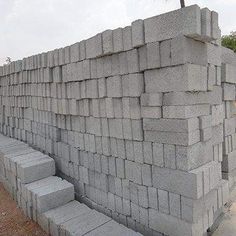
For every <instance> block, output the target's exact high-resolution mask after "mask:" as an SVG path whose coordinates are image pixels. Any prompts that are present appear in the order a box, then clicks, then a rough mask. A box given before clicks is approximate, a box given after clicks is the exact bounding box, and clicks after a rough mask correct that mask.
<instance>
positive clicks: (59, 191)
mask: <svg viewBox="0 0 236 236" xmlns="http://www.w3.org/2000/svg"><path fill="white" fill-rule="evenodd" d="M33 195H34V196H35V199H34V200H33V201H35V205H34V202H33V206H35V207H36V209H37V212H38V213H43V212H45V211H48V210H50V209H52V208H56V207H58V206H61V205H63V204H66V203H68V202H70V201H72V200H74V186H73V185H72V184H70V183H69V182H67V181H65V180H63V181H61V183H57V184H56V185H54V186H53V185H51V186H47V187H44V188H40V189H38V190H37V189H36V190H33Z"/></svg>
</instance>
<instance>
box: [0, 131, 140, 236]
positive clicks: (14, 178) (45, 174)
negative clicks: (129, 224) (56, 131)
mask: <svg viewBox="0 0 236 236" xmlns="http://www.w3.org/2000/svg"><path fill="white" fill-rule="evenodd" d="M54 174H55V163H54V160H53V159H52V158H50V157H49V156H47V155H44V154H42V153H41V152H39V151H36V150H34V149H32V148H31V147H29V146H28V145H27V144H25V143H23V142H20V141H17V140H14V139H11V138H6V137H4V136H2V135H0V181H1V182H2V183H3V184H4V187H5V188H6V189H7V190H8V191H9V192H10V193H11V196H12V197H13V198H14V199H15V200H16V201H17V204H18V206H19V207H20V208H22V210H23V211H24V213H25V215H27V216H28V217H30V218H31V219H33V220H34V221H36V222H38V223H39V225H40V226H42V228H43V229H44V230H45V231H46V232H47V233H48V234H50V235H52V236H59V235H65V236H66V235H74V236H79V235H81V236H82V235H86V236H92V235H103V236H105V235H107V236H108V235H116V236H120V235H125V236H138V235H141V234H139V233H136V232H133V231H132V230H130V229H128V228H126V227H125V226H123V225H120V224H118V223H116V222H115V221H113V220H112V219H111V218H110V217H108V216H105V215H103V214H101V213H99V212H97V211H95V210H92V209H90V208H89V207H87V206H86V205H84V204H81V203H79V202H78V201H75V200H74V186H73V185H72V184H71V183H69V182H67V181H66V180H62V179H61V178H59V177H56V176H53V175H54Z"/></svg>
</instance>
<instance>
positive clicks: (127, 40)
mask: <svg viewBox="0 0 236 236" xmlns="http://www.w3.org/2000/svg"><path fill="white" fill-rule="evenodd" d="M123 42H124V50H125V51H127V50H130V49H132V30H131V26H126V27H125V28H123Z"/></svg>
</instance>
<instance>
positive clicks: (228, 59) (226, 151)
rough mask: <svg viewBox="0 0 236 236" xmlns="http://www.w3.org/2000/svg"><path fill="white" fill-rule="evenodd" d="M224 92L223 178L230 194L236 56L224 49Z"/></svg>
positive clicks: (234, 177)
mask: <svg viewBox="0 0 236 236" xmlns="http://www.w3.org/2000/svg"><path fill="white" fill-rule="evenodd" d="M221 58H222V66H221V71H222V72H221V73H222V90H223V104H224V111H225V117H224V142H223V159H222V160H223V161H222V176H223V178H224V179H226V180H228V181H229V189H230V192H231V191H232V190H233V189H234V188H235V182H236V161H235V160H236V150H235V149H236V145H235V144H236V140H235V138H236V133H235V125H236V124H235V115H236V103H235V83H236V54H235V53H234V52H233V51H231V50H229V49H226V48H222V56H221Z"/></svg>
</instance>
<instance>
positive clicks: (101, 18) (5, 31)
mask: <svg viewBox="0 0 236 236" xmlns="http://www.w3.org/2000/svg"><path fill="white" fill-rule="evenodd" d="M192 4H198V5H199V6H201V7H208V8H209V9H210V10H215V11H217V12H218V13H219V15H220V26H221V30H222V33H223V34H229V33H230V32H231V31H233V30H234V31H235V30H236V20H235V19H236V18H235V14H236V0H186V5H192ZM177 8H179V0H0V65H1V64H3V63H4V62H5V60H6V57H7V56H9V57H11V58H12V60H17V59H22V58H23V57H27V56H30V55H32V54H37V53H40V52H43V51H48V50H52V49H55V48H59V47H64V46H67V45H70V44H72V43H75V42H78V41H80V40H82V39H86V38H88V37H90V36H93V35H95V34H96V33H98V32H102V31H104V30H106V29H115V28H117V27H123V26H126V25H130V24H131V22H132V21H134V20H136V19H144V18H147V17H150V16H153V15H158V14H160V13H164V12H167V11H170V10H174V9H177Z"/></svg>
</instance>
